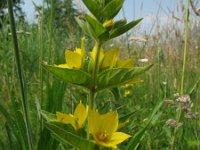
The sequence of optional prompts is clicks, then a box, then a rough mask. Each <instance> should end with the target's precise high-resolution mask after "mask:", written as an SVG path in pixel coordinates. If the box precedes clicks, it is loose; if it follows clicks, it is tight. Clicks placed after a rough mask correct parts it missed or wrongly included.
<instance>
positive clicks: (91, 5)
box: [83, 0, 100, 20]
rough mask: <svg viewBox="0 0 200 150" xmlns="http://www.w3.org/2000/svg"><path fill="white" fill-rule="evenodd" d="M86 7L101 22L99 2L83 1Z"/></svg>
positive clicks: (92, 0) (93, 0) (94, 0)
mask: <svg viewBox="0 0 200 150" xmlns="http://www.w3.org/2000/svg"><path fill="white" fill-rule="evenodd" d="M83 3H84V4H85V6H86V7H87V8H88V9H89V11H90V12H91V13H92V14H93V15H94V16H95V17H96V18H97V19H98V20H100V16H99V12H100V7H99V4H98V2H97V0H83Z"/></svg>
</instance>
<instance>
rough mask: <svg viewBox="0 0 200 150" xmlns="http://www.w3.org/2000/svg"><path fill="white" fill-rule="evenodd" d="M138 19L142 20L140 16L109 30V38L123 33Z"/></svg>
mask: <svg viewBox="0 0 200 150" xmlns="http://www.w3.org/2000/svg"><path fill="white" fill-rule="evenodd" d="M140 21H142V18H141V19H138V20H134V21H132V22H130V23H128V24H126V25H124V26H122V27H119V28H116V29H114V30H111V31H110V39H112V38H115V37H117V36H120V35H122V34H123V33H125V32H127V31H128V30H130V29H132V28H133V27H135V26H136V25H137V24H138V23H139V22H140Z"/></svg>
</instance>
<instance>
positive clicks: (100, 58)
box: [90, 45, 104, 65]
mask: <svg viewBox="0 0 200 150" xmlns="http://www.w3.org/2000/svg"><path fill="white" fill-rule="evenodd" d="M96 55H97V45H95V46H94V48H93V50H92V52H91V53H90V56H91V58H92V61H93V63H94V62H95V59H96ZM103 58H104V50H103V48H101V49H100V53H99V65H101V63H102V61H103Z"/></svg>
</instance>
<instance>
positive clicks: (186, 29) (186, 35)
mask: <svg viewBox="0 0 200 150" xmlns="http://www.w3.org/2000/svg"><path fill="white" fill-rule="evenodd" d="M189 5H190V2H189V0H187V12H186V24H185V43H184V44H185V45H184V53H183V68H182V77H181V88H180V94H181V95H183V93H184V81H185V70H186V59H187V50H188V33H189ZM182 113H183V108H182V105H181V104H180V105H179V109H178V113H177V115H176V120H177V122H180V121H181V118H182V116H183V114H182ZM177 131H178V127H176V128H175V129H174V132H173V136H172V141H171V150H174V146H175V140H176V135H177Z"/></svg>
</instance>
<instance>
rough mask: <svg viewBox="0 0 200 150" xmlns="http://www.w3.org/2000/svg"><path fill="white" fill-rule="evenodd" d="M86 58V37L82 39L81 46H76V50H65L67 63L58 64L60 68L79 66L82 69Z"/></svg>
mask: <svg viewBox="0 0 200 150" xmlns="http://www.w3.org/2000/svg"><path fill="white" fill-rule="evenodd" d="M84 58H85V37H82V39H81V48H76V49H75V51H71V50H66V51H65V61H66V63H65V64H60V65H56V66H57V67H60V68H78V69H80V68H81V67H82V65H83V61H84Z"/></svg>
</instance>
